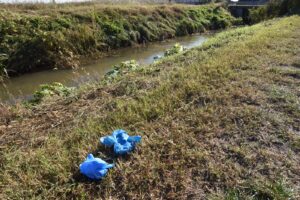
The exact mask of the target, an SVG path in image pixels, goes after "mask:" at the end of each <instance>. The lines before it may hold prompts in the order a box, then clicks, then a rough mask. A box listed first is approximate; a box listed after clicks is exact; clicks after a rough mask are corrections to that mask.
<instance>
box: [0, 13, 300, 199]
mask: <svg viewBox="0 0 300 200" xmlns="http://www.w3.org/2000/svg"><path fill="white" fill-rule="evenodd" d="M299 55H300V17H299V16H293V17H289V18H283V19H276V20H273V21H268V22H265V23H262V24H259V25H255V26H253V27H244V28H239V29H236V30H231V31H226V32H224V33H220V34H218V35H217V36H216V37H213V38H211V39H210V40H209V41H208V42H207V43H206V44H204V46H203V47H200V48H198V49H193V50H190V51H188V52H187V53H184V54H181V55H178V56H173V57H170V58H167V59H164V60H162V61H161V62H160V63H158V64H154V65H151V66H150V67H146V68H142V69H140V70H138V71H135V72H132V73H129V74H127V75H124V76H122V77H119V78H118V79H116V80H115V81H114V82H113V83H111V84H108V85H106V84H103V83H99V84H95V85H91V86H86V87H85V88H83V89H82V90H81V91H79V92H78V94H76V95H74V96H72V97H69V98H68V99H53V100H49V101H46V102H44V103H43V104H41V105H39V106H37V107H34V108H31V109H27V110H26V112H27V113H24V111H15V112H16V113H18V114H17V116H18V117H14V118H13V119H10V121H11V122H13V123H10V124H9V125H5V131H4V133H5V134H2V135H0V138H1V140H0V146H1V149H0V154H1V157H0V159H1V164H0V190H1V194H2V196H3V198H12V199H18V198H47V199H55V198H61V199H70V198H79V199H84V198H86V199H91V198H94V197H96V198H103V199H154V198H157V199H160V198H161V199H288V198H294V199H297V198H299V197H300V196H299V195H300V188H299V185H300V182H299V180H300V174H299V172H300V169H299V166H300V165H299V164H300V156H299V152H300V135H299V130H300V123H299V118H300V103H299V96H300V91H299V88H300V80H299V78H298V74H299V68H298V67H297V66H299V58H298V56H299ZM116 128H123V129H126V130H128V131H129V132H131V133H137V134H140V135H142V137H143V141H142V143H141V144H140V145H139V146H138V148H137V150H136V151H135V152H134V153H132V154H131V155H129V156H126V157H124V158H116V157H114V156H112V154H111V152H110V151H109V150H108V149H105V148H103V147H102V146H99V145H98V143H99V141H98V139H99V137H101V136H103V135H107V134H109V133H110V132H111V131H112V130H113V129H116ZM89 152H94V154H96V155H97V156H99V157H101V158H104V159H105V160H108V161H110V162H111V161H113V162H115V163H116V167H115V168H114V169H113V170H111V171H110V172H109V174H108V176H107V177H106V178H105V179H104V180H102V181H101V182H90V181H88V180H87V179H85V178H84V177H83V176H82V175H80V174H79V173H78V165H79V163H80V162H81V161H82V160H83V159H84V157H85V156H86V154H87V153H89ZM291 189H293V190H291ZM0 196H1V195H0Z"/></svg>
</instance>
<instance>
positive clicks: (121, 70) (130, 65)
mask: <svg viewBox="0 0 300 200" xmlns="http://www.w3.org/2000/svg"><path fill="white" fill-rule="evenodd" d="M138 67H139V64H138V63H137V62H136V60H128V61H124V62H121V63H120V64H119V65H115V66H114V67H113V69H112V70H110V71H109V72H107V73H106V75H105V77H106V78H107V79H114V78H117V77H120V76H122V75H124V74H127V73H128V72H131V71H134V70H136V69H138Z"/></svg>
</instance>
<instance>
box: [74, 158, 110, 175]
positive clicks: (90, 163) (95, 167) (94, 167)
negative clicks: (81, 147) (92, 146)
mask: <svg viewBox="0 0 300 200" xmlns="http://www.w3.org/2000/svg"><path fill="white" fill-rule="evenodd" d="M113 166H114V165H113V164H107V163H106V162H105V161H104V160H102V159H100V158H94V156H93V154H89V155H88V156H87V158H86V160H85V161H84V162H83V163H81V164H80V166H79V168H80V172H81V173H82V174H84V175H85V176H87V177H89V178H90V179H93V180H99V179H101V178H102V177H104V176H105V175H106V173H107V171H108V169H109V168H112V167H113Z"/></svg>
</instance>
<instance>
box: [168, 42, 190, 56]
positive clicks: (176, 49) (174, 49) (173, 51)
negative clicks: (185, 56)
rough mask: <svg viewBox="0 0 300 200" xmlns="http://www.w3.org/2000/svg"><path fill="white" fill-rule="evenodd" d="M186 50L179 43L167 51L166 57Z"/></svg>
mask: <svg viewBox="0 0 300 200" xmlns="http://www.w3.org/2000/svg"><path fill="white" fill-rule="evenodd" d="M184 50H185V49H184V47H183V46H182V45H180V44H179V43H176V44H175V45H174V46H173V47H172V48H170V49H168V50H167V51H165V53H164V55H165V56H172V55H175V54H178V53H180V52H183V51H184Z"/></svg>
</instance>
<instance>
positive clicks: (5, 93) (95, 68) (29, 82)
mask: <svg viewBox="0 0 300 200" xmlns="http://www.w3.org/2000/svg"><path fill="white" fill-rule="evenodd" d="M205 40H206V37H205V36H201V35H193V36H187V37H179V38H176V39H172V40H167V41H164V42H156V43H151V44H148V45H146V46H141V47H130V48H123V49H120V50H118V51H116V52H115V53H113V55H110V56H108V57H104V58H101V59H100V60H97V61H95V62H93V63H94V64H90V65H86V66H83V67H82V68H81V69H78V70H56V71H55V70H50V71H42V72H36V73H31V74H25V75H22V76H20V77H15V78H11V79H9V80H7V81H6V82H5V83H4V84H3V85H0V100H1V101H9V102H11V103H13V101H18V100H20V99H26V98H29V97H30V96H31V95H32V93H33V92H34V91H35V90H36V89H38V87H39V85H40V84H45V83H52V82H61V83H63V84H65V85H67V86H78V85H79V84H81V83H84V82H87V81H89V80H95V78H96V79H101V77H103V75H104V74H105V73H107V72H108V71H109V70H110V69H111V68H112V66H113V65H116V64H118V63H120V62H123V61H126V60H132V59H134V60H137V61H138V63H140V64H143V65H147V64H150V63H152V62H153V61H154V60H153V57H154V56H156V55H163V52H164V51H165V50H166V49H168V48H170V47H172V46H173V45H174V44H175V43H178V42H179V43H180V44H181V45H183V46H185V47H187V48H192V47H196V46H199V45H201V44H202V43H203V42H204V41H205Z"/></svg>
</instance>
